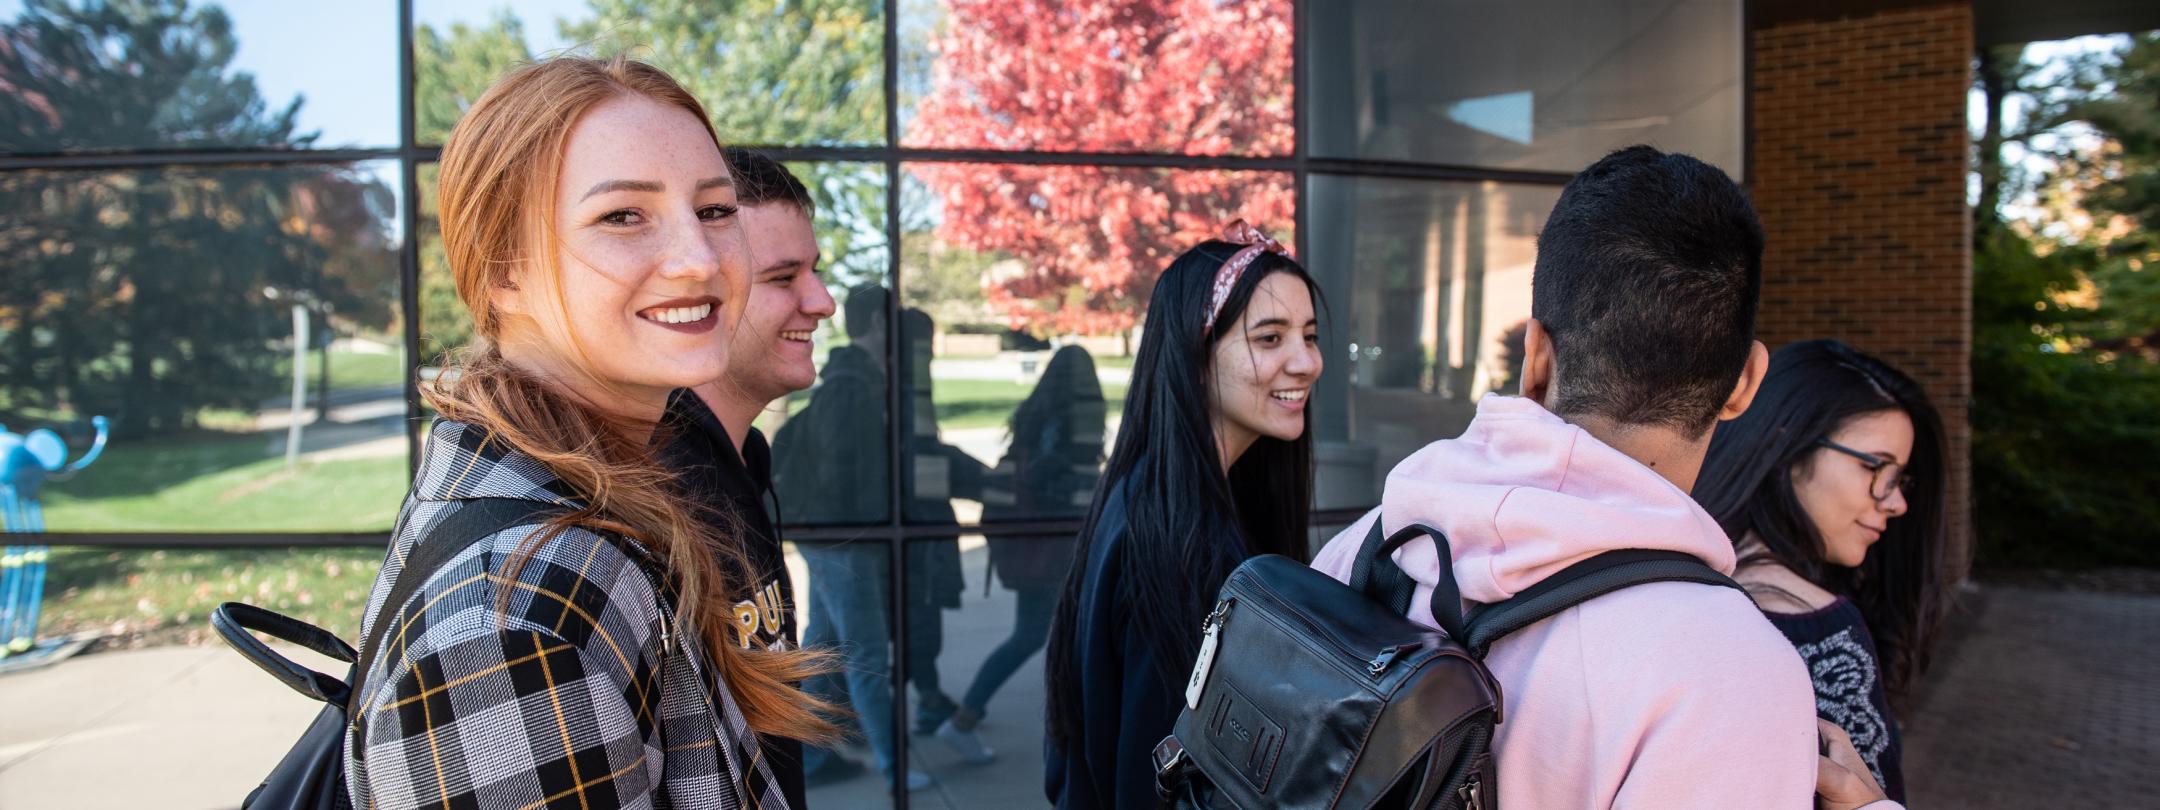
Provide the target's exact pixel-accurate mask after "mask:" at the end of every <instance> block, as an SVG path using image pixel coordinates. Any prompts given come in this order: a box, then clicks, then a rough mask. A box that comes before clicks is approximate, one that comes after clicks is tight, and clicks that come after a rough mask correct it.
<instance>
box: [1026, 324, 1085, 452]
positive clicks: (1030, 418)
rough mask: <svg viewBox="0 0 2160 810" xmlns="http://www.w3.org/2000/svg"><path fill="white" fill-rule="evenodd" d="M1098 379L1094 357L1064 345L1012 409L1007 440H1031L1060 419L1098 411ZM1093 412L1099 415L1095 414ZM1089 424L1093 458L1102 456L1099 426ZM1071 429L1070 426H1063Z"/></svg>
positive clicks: (1070, 440)
mask: <svg viewBox="0 0 2160 810" xmlns="http://www.w3.org/2000/svg"><path fill="white" fill-rule="evenodd" d="M1102 401H1103V394H1102V380H1100V379H1098V378H1097V377H1096V376H1095V358H1094V356H1093V355H1090V354H1088V351H1087V350H1086V349H1083V348H1081V347H1079V346H1078V345H1072V346H1066V347H1064V348H1062V349H1059V350H1057V352H1056V353H1054V354H1051V355H1050V362H1049V363H1048V364H1047V365H1045V366H1043V373H1042V377H1041V378H1040V379H1038V380H1037V381H1036V383H1035V390H1033V391H1030V392H1028V395H1027V399H1024V400H1021V401H1020V407H1018V408H1014V409H1013V415H1012V424H1011V428H1010V429H1011V431H1012V435H1011V437H1010V438H1011V440H1012V441H1015V442H1029V441H1035V440H1037V439H1038V438H1039V437H1041V436H1042V434H1043V433H1044V432H1046V431H1049V430H1052V429H1053V426H1054V425H1055V424H1056V423H1058V422H1060V421H1065V422H1071V421H1073V420H1074V419H1075V418H1076V417H1077V416H1079V415H1080V414H1084V413H1089V412H1091V411H1099V410H1100V406H1101V405H1102ZM1094 415H1097V416H1099V415H1100V414H1099V413H1096V414H1094ZM1093 427H1095V428H1096V430H1097V431H1098V432H1095V433H1093V434H1092V435H1093V437H1094V444H1095V447H1094V451H1095V452H1094V456H1095V457H1094V458H1092V459H1085V460H1088V461H1099V460H1101V455H1102V447H1101V445H1102V434H1101V433H1100V432H1099V431H1100V429H1101V427H1102V426H1101V425H1100V424H1099V423H1098V424H1096V425H1094V426H1093ZM1066 430H1067V432H1068V433H1069V432H1071V428H1070V427H1067V428H1066ZM1085 439H1086V437H1075V436H1071V435H1068V436H1065V437H1064V441H1066V442H1068V443H1074V442H1077V443H1080V444H1083V445H1084V444H1085V443H1086V441H1085Z"/></svg>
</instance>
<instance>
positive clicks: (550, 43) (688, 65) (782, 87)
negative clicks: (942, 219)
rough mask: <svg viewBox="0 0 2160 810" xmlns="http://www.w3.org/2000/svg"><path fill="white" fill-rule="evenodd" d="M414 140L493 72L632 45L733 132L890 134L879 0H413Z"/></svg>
mask: <svg viewBox="0 0 2160 810" xmlns="http://www.w3.org/2000/svg"><path fill="white" fill-rule="evenodd" d="M413 14H414V18H415V22H414V25H415V29H414V31H413V52H414V69H413V73H414V82H415V87H414V93H415V101H416V104H417V107H418V116H419V119H418V121H417V126H418V128H419V138H420V141H421V142H422V143H441V142H442V138H443V136H444V135H447V134H448V133H449V132H450V127H451V126H452V125H453V124H455V123H456V122H457V119H458V117H459V116H462V115H464V113H465V110H466V109H467V108H469V107H470V106H471V105H472V102H473V101H474V100H476V99H478V98H479V97H480V93H481V92H482V91H484V90H486V89H487V86H488V85H489V84H490V83H492V82H493V81H494V80H495V79H496V78H497V77H499V76H501V75H502V74H503V73H504V72H506V71H508V70H509V69H510V68H511V67H514V66H516V65H517V64H518V63H520V62H523V61H526V60H527V59H530V58H532V57H533V56H545V55H550V54H556V53H563V52H585V53H593V54H600V55H612V54H614V53H618V52H627V53H630V54H633V55H634V56H636V57H637V58H639V59H643V60H646V61H648V62H651V63H653V64H655V65H658V66H659V67H660V68H662V69H664V70H666V71H668V73H670V74H671V75H673V76H674V77H675V78H676V79H677V80H678V81H681V82H682V83H683V84H684V85H685V86H686V87H688V88H689V89H690V92H691V94H693V95H695V96H696V97H697V99H698V101H699V102H701V103H703V104H704V105H705V108H706V111H707V112H710V113H711V114H712V117H713V121H714V122H715V124H716V125H717V126H718V127H719V130H720V137H721V139H722V140H724V141H726V142H728V143H743V144H768V145H788V146H795V145H872V144H882V143H884V140H885V83H884V42H885V25H884V4H883V3H881V2H878V1H877V0H786V1H785V2H783V1H782V0H753V1H752V2H743V3H729V4H721V5H715V4H711V3H699V2H691V1H690V0H589V2H580V1H579V0H516V2H494V3H474V2H466V1H465V0H418V2H415V3H414V7H413Z"/></svg>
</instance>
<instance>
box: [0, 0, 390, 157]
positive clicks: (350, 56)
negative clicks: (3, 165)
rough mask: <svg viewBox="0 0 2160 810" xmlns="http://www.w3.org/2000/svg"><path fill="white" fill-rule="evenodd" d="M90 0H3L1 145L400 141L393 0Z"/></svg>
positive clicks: (95, 148)
mask: <svg viewBox="0 0 2160 810" xmlns="http://www.w3.org/2000/svg"><path fill="white" fill-rule="evenodd" d="M84 6H85V4H78V3H51V4H42V5H38V6H27V5H25V4H23V3H20V2H0V76H5V77H7V78H6V79H5V80H0V153H51V152H103V151H122V150H137V149H156V150H182V149H306V148H317V149H320V148H329V147H388V146H395V145H397V142H398V131H397V121H398V108H397V105H398V88H397V75H398V70H397V54H398V37H397V6H396V4H394V3H313V4H308V5H307V6H305V7H301V6H298V5H294V4H291V3H281V2H270V0H225V2H207V3H195V4H193V5H192V7H188V6H187V5H183V4H167V3H118V4H110V5H107V4H88V6H89V8H87V9H86V8H84ZM329 31H335V32H336V35H335V36H325V35H324V32H329Z"/></svg>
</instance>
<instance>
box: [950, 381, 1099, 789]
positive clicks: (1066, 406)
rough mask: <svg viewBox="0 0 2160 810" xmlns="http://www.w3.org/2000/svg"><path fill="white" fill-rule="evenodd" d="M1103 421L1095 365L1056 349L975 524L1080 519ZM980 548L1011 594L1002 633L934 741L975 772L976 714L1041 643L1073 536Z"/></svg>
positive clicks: (1018, 414) (995, 542)
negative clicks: (1006, 631)
mask: <svg viewBox="0 0 2160 810" xmlns="http://www.w3.org/2000/svg"><path fill="white" fill-rule="evenodd" d="M1103 418H1104V410H1103V394H1102V382H1101V381H1100V380H1099V379H1097V378H1096V376H1095V358H1093V357H1091V356H1089V355H1088V353H1087V350H1086V349H1083V348H1080V347H1079V346H1067V347H1065V348H1062V349H1059V350H1058V351H1057V353H1056V354H1053V355H1051V357H1050V364H1049V366H1048V368H1046V369H1044V371H1043V374H1042V378H1041V379H1040V380H1038V381H1037V382H1036V383H1035V390H1034V391H1033V392H1031V393H1029V394H1028V397H1027V399H1026V400H1024V401H1022V402H1021V403H1020V407H1019V408H1017V409H1015V410H1014V411H1013V415H1012V426H1011V428H1012V435H1011V444H1010V445H1009V447H1008V448H1007V449H1006V451H1005V457H1004V458H1003V459H1001V460H1000V461H998V466H997V469H996V471H995V474H994V475H993V476H992V477H991V478H990V479H989V480H988V481H987V482H985V486H984V491H983V498H982V500H983V523H985V524H993V523H996V522H999V521H1004V520H1021V521H1025V520H1048V519H1055V518H1081V517H1086V516H1087V508H1088V504H1089V503H1090V500H1091V498H1092V497H1093V495H1094V492H1095V481H1096V479H1097V478H1098V477H1100V475H1101V474H1102V458H1103ZM989 544H990V571H991V573H992V574H994V575H995V576H996V578H997V580H998V582H999V583H1000V584H1002V585H1004V586H1005V587H1006V588H1007V589H1009V590H1011V591H1012V592H1013V598H1014V603H1013V626H1012V634H1011V635H1008V636H1006V638H1005V640H1004V641H1003V642H1002V643H1000V644H998V646H997V648H996V649H994V650H991V651H990V654H989V655H987V656H984V657H983V662H982V667H981V668H980V669H977V670H976V672H975V680H974V682H972V683H970V684H969V685H968V690H967V693H966V694H965V695H964V696H962V697H961V699H960V708H959V710H958V711H957V712H955V713H954V714H953V716H952V717H951V719H948V720H946V721H945V723H944V724H943V725H941V726H939V727H938V729H937V736H938V739H940V740H943V741H944V742H945V743H946V744H947V745H949V746H951V747H952V749H953V750H954V751H956V752H958V753H959V754H960V757H961V759H963V760H965V761H968V762H972V763H977V764H980V763H986V762H989V761H991V759H993V758H994V757H995V752H993V751H991V750H990V748H989V747H987V746H985V745H983V743H982V739H981V738H980V737H977V736H976V734H975V726H976V725H977V724H978V723H981V722H982V719H983V715H984V707H985V706H986V705H987V704H988V703H989V702H990V697H991V696H992V695H994V694H996V693H997V691H998V689H999V687H1002V686H1004V685H1005V681H1006V680H1007V679H1009V678H1011V677H1012V675H1013V672H1014V671H1016V670H1018V669H1019V668H1020V666H1021V665H1022V664H1025V663H1027V660H1028V658H1029V657H1030V656H1033V655H1034V654H1035V652H1036V651H1037V650H1040V649H1042V648H1043V642H1044V641H1046V640H1047V639H1048V638H1049V634H1050V615H1051V612H1052V610H1053V609H1054V608H1056V607H1057V594H1058V587H1059V586H1060V585H1062V584H1064V582H1065V573H1066V569H1068V568H1070V567H1071V566H1072V553H1073V536H1072V535H1070V534H1060V535H1049V536H1037V537H1020V536H999V535H995V534H993V535H991V536H990V538H989ZM983 587H984V588H985V589H986V590H987V589H988V588H989V583H988V582H987V581H985V582H984V583H983Z"/></svg>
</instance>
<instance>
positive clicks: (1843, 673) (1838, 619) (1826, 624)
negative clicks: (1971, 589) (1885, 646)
mask: <svg viewBox="0 0 2160 810" xmlns="http://www.w3.org/2000/svg"><path fill="white" fill-rule="evenodd" d="M1765 615H1767V616H1769V617H1770V623H1771V624H1773V625H1776V626H1777V629H1778V630H1779V631H1780V632H1782V633H1784V634H1785V637H1786V638H1787V639H1790V640H1792V643H1793V646H1795V647H1798V648H1799V649H1800V657H1801V658H1803V659H1806V660H1807V665H1808V674H1809V675H1810V676H1811V677H1813V679H1814V681H1815V713H1816V714H1818V715H1820V716H1821V717H1822V718H1823V719H1825V720H1829V721H1830V722H1833V723H1836V724H1838V726H1839V727H1841V728H1843V729H1845V733H1846V734H1850V735H1852V741H1853V747H1854V748H1858V749H1860V758H1861V759H1864V760H1867V764H1868V767H1869V768H1871V769H1873V770H1874V771H1875V781H1877V782H1878V783H1881V785H1882V788H1883V792H1884V793H1887V794H1889V796H1890V798H1891V799H1894V800H1896V801H1899V802H1903V801H1905V774H1904V772H1903V770H1902V769H1901V768H1900V767H1899V765H1898V760H1899V758H1900V757H1901V756H1902V754H1903V751H1904V747H1903V745H1902V744H1901V743H1900V742H1899V740H1898V729H1897V720H1896V718H1894V717H1892V716H1891V714H1890V706H1889V703H1888V701H1887V699H1886V698H1885V697H1884V694H1883V677H1882V665H1881V663H1880V662H1879V660H1878V659H1877V657H1876V655H1875V637H1874V636H1872V635H1869V634H1868V629H1867V622H1866V621H1865V620H1864V619H1862V618H1861V616H1860V608H1859V606H1857V605H1854V604H1853V603H1852V601H1851V600H1848V599H1846V598H1845V597H1842V596H1840V597H1838V598H1837V601H1835V602H1832V603H1830V605H1829V606H1828V607H1824V608H1822V609H1820V610H1816V611H1812V612H1809V613H1768V614H1765Z"/></svg>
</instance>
